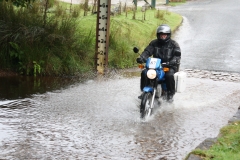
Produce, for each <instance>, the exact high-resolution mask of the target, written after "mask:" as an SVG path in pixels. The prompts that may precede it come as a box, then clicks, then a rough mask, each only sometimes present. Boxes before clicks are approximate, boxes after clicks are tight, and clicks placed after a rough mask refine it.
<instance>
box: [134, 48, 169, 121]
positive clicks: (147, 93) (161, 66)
mask: <svg viewBox="0 0 240 160" xmlns="http://www.w3.org/2000/svg"><path fill="white" fill-rule="evenodd" d="M133 51H134V52H135V53H138V52H139V49H138V48H136V47H134V48H133ZM139 68H141V69H144V68H145V72H146V76H147V77H146V80H147V84H146V86H145V87H144V88H143V91H142V92H143V93H142V94H141V105H140V117H141V118H142V119H146V118H148V117H149V116H150V115H152V111H153V108H154V103H155V102H156V101H157V102H158V103H160V101H158V99H159V98H162V99H167V87H166V83H165V82H164V80H165V73H166V72H168V71H169V67H168V66H167V65H166V63H161V59H159V58H151V57H149V58H148V59H147V61H146V64H145V66H144V65H143V64H139Z"/></svg>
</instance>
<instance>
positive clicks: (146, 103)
mask: <svg viewBox="0 0 240 160" xmlns="http://www.w3.org/2000/svg"><path fill="white" fill-rule="evenodd" d="M152 98H153V97H152V94H151V93H150V92H145V93H143V97H142V102H141V107H140V115H141V118H143V119H144V118H146V117H147V116H148V115H151V101H152Z"/></svg>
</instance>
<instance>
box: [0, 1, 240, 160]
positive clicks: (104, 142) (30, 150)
mask: <svg viewBox="0 0 240 160" xmlns="http://www.w3.org/2000/svg"><path fill="white" fill-rule="evenodd" d="M225 3H226V4H225ZM238 3H239V2H237V1H235V4H232V8H233V9H234V8H236V7H234V6H239V5H237V4H238ZM220 4H222V5H223V6H222V7H220V6H219V5H220ZM228 5H230V4H227V1H226V0H221V1H205V0H201V1H200V0H199V1H192V2H189V3H187V4H185V5H183V6H181V7H182V8H181V7H176V8H174V9H173V8H171V10H175V11H176V12H179V13H181V14H182V15H184V22H183V25H182V26H181V27H180V29H179V31H178V32H177V33H176V35H175V37H174V38H175V39H176V40H177V41H178V42H179V43H180V45H181V48H182V50H183V56H182V57H183V58H182V69H184V68H199V69H208V70H226V71H228V69H227V68H229V69H230V68H231V67H232V68H237V67H238V65H236V66H233V64H232V65H228V63H226V64H225V63H224V62H226V61H230V60H231V58H230V57H229V56H227V55H226V54H223V51H222V50H221V49H224V50H229V51H230V49H229V48H228V47H227V48H225V47H224V46H223V43H225V42H224V41H221V39H220V37H221V36H223V35H222V34H219V33H218V32H216V33H215V32H214V31H213V30H218V31H220V30H224V29H223V28H221V27H219V26H217V27H215V28H216V29H212V27H210V25H212V26H215V25H217V22H219V23H220V18H218V17H217V16H216V15H215V16H214V17H213V18H209V17H208V16H207V15H209V14H207V13H203V10H204V11H209V10H210V6H212V7H213V8H212V9H213V15H214V14H217V13H218V12H217V11H218V10H219V8H227V6H228ZM216 6H218V7H216ZM217 8H218V9H217ZM225 11H226V13H225V14H224V13H222V12H221V13H220V11H219V14H220V15H222V14H223V15H226V14H230V12H231V10H227V9H226V10H225ZM209 12H210V11H209ZM233 12H235V14H236V11H234V10H233ZM198 14H200V15H199V16H197V15H198ZM202 14H203V15H204V16H203V15H202ZM201 15H202V16H201ZM236 15H237V14H236ZM190 16H193V17H190ZM195 16H196V17H195ZM197 17H198V19H195V18H197ZM202 17H204V18H205V19H206V22H205V21H204V19H201V18H202ZM211 19H214V20H216V22H215V23H210V22H209V21H210V20H211ZM226 21H231V20H230V19H227V20H226ZM232 21H233V20H232ZM236 21H237V20H236ZM195 22H196V24H195ZM233 22H234V23H235V21H233ZM204 23H205V24H206V25H205V28H207V30H208V31H211V33H212V34H213V35H212V36H208V35H209V34H205V32H204V31H205V29H204V28H202V27H201V26H203V24H204ZM197 24H199V25H201V26H198V25H197ZM227 26H228V25H226V27H227ZM195 27H196V29H198V30H195V29H194V28H195ZM234 27H236V26H234V24H233V26H232V25H230V26H229V28H234ZM236 29H237V27H236ZM222 33H223V32H222ZM226 33H228V35H235V36H234V39H233V41H231V42H230V41H229V43H231V44H234V48H235V49H237V48H238V47H239V46H238V44H235V43H236V41H237V37H238V36H237V33H235V34H233V33H232V32H230V31H229V30H227V32H226ZM218 36H219V37H218ZM225 36H226V35H225ZM210 37H212V38H213V39H212V41H210V39H209V38H210ZM214 37H215V38H214ZM216 37H218V39H216ZM196 38H197V39H198V40H197V41H195V40H194V39H196ZM203 42H205V43H203ZM211 42H212V43H211ZM196 46H198V47H196ZM210 48H214V49H213V50H212V52H211V50H210ZM220 48H221V49H220ZM193 51H194V56H192V54H193ZM214 51H216V52H214ZM217 51H222V52H221V53H222V54H220V53H219V54H218V52H217ZM231 51H233V50H231ZM210 53H212V54H210ZM230 53H231V54H230V55H234V56H237V52H230ZM234 53H235V54H234ZM216 55H221V56H222V57H223V56H224V57H225V60H223V59H221V58H220V57H221V56H220V57H218V56H216ZM209 56H212V57H214V58H216V60H215V61H214V60H211V61H209V58H208V57H209ZM205 61H207V62H209V65H208V63H205ZM203 62H204V63H203ZM233 62H234V63H237V59H236V60H235V61H233ZM203 64H204V65H203ZM210 64H211V65H210ZM216 64H217V65H219V66H220V67H219V68H218V66H217V65H216ZM222 66H225V67H222ZM201 67H203V68H201ZM221 67H222V68H221ZM139 72H140V71H136V70H129V71H127V72H124V73H111V75H112V76H110V77H107V78H103V77H97V78H94V79H92V80H87V81H84V82H83V83H77V84H74V85H71V86H69V87H67V88H64V89H57V90H54V91H46V93H41V94H40V93H36V94H33V95H32V96H30V97H29V98H22V99H15V100H14V99H13V100H2V101H0V131H1V132H0V151H1V152H0V159H17V160H18V159H19V160H25V159H31V160H32V159H44V160H45V159H70V160H72V159H96V160H102V159H116V160H119V159H120V160H122V159H123V160H133V159H134V160H135V159H153V160H155V159H157V160H158V159H167V160H181V159H183V158H184V157H185V156H186V155H187V153H189V152H190V151H191V150H192V149H194V148H195V147H196V146H197V145H198V144H199V143H201V142H202V141H203V140H204V139H206V138H209V137H216V136H217V135H218V133H219V129H220V128H221V127H223V126H224V125H226V124H227V122H228V120H229V119H230V118H231V117H232V115H234V114H235V112H236V111H237V108H238V106H239V104H240V102H239V99H240V90H239V88H240V83H237V82H229V81H213V80H211V79H200V78H194V77H191V76H189V77H188V78H187V79H186V83H187V86H186V90H185V91H184V92H183V93H177V94H176V95H175V101H174V102H173V103H172V104H168V103H166V102H162V107H157V109H156V110H155V112H154V116H153V117H152V118H151V119H149V120H148V121H147V122H142V121H141V120H140V118H139V104H140V101H139V99H137V96H138V95H139V94H140V92H139V75H140V73H139ZM200 73H201V75H204V74H205V73H206V72H200ZM200 73H199V75H200ZM196 74H198V73H196Z"/></svg>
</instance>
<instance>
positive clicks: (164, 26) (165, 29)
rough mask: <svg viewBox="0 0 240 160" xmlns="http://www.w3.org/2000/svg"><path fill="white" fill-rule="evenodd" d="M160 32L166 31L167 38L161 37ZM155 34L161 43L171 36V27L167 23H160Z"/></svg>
mask: <svg viewBox="0 0 240 160" xmlns="http://www.w3.org/2000/svg"><path fill="white" fill-rule="evenodd" d="M160 33H166V34H167V35H168V36H167V38H166V39H161V38H160ZM156 36H157V39H158V40H159V41H160V42H162V43H164V42H168V41H169V39H170V38H171V28H170V27H169V26H168V25H167V24H162V25H160V26H158V28H157V34H156Z"/></svg>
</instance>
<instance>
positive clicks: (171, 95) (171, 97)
mask: <svg viewBox="0 0 240 160" xmlns="http://www.w3.org/2000/svg"><path fill="white" fill-rule="evenodd" d="M173 96H174V94H173V93H171V92H168V94H167V101H168V102H170V103H171V102H173Z"/></svg>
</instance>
